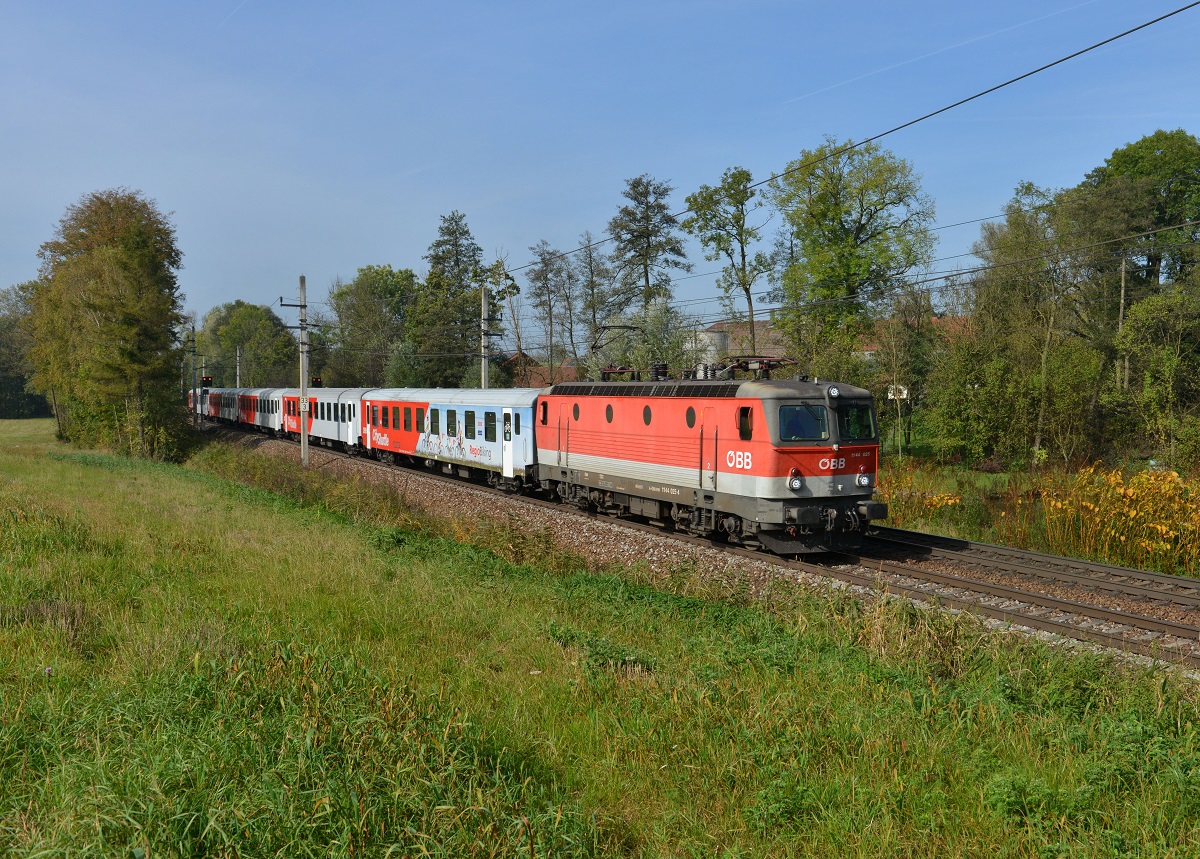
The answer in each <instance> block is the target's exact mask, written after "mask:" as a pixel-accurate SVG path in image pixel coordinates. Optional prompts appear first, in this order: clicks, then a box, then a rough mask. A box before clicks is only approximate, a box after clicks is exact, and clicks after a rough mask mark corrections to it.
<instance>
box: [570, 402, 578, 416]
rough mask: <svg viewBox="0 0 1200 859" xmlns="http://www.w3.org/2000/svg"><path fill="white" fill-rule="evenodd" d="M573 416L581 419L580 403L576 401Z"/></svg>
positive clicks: (572, 411) (572, 410)
mask: <svg viewBox="0 0 1200 859" xmlns="http://www.w3.org/2000/svg"><path fill="white" fill-rule="evenodd" d="M571 417H573V418H574V419H575V420H579V403H576V404H575V405H574V407H572V409H571Z"/></svg>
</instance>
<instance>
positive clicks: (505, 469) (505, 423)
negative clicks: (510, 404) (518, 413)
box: [500, 409, 513, 477]
mask: <svg viewBox="0 0 1200 859" xmlns="http://www.w3.org/2000/svg"><path fill="white" fill-rule="evenodd" d="M512 430H513V416H512V409H504V410H503V417H502V418H501V422H500V450H501V453H500V473H501V474H503V475H504V476H505V477H512V476H513V431H512Z"/></svg>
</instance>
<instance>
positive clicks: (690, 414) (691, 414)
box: [686, 406, 696, 429]
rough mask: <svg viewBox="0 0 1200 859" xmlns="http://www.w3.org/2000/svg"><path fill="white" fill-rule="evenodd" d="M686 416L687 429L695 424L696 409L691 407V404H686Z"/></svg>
mask: <svg viewBox="0 0 1200 859" xmlns="http://www.w3.org/2000/svg"><path fill="white" fill-rule="evenodd" d="M686 417H687V425H688V429H691V428H692V427H694V426H695V425H696V410H695V409H693V408H692V407H691V406H688V410H687V415H686Z"/></svg>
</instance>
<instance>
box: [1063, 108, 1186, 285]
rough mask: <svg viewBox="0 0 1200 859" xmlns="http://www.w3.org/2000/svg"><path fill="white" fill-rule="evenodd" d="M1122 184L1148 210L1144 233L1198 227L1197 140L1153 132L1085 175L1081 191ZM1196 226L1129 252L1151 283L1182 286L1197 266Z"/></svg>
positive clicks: (1174, 133)
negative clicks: (1171, 282) (1137, 195)
mask: <svg viewBox="0 0 1200 859" xmlns="http://www.w3.org/2000/svg"><path fill="white" fill-rule="evenodd" d="M1119 181H1125V182H1128V183H1129V184H1130V185H1132V186H1133V187H1134V188H1136V189H1137V190H1138V191H1139V192H1140V193H1141V195H1142V196H1143V198H1144V201H1145V205H1146V206H1147V207H1148V208H1149V212H1150V217H1149V228H1152V229H1163V228H1167V227H1173V226H1175V225H1176V224H1182V223H1186V222H1189V221H1200V140H1197V139H1196V137H1195V136H1194V135H1191V134H1188V133H1187V132H1186V131H1184V130H1183V129H1182V128H1179V129H1176V130H1174V131H1163V130H1161V129H1160V130H1158V131H1156V132H1154V133H1153V134H1149V135H1147V136H1145V137H1143V138H1142V139H1141V140H1137V141H1135V142H1133V143H1130V144H1127V145H1125V146H1122V147H1121V148H1120V149H1117V150H1115V151H1114V152H1113V154H1112V155H1111V156H1109V157H1108V159H1107V160H1106V161H1105V162H1104V164H1103V165H1101V166H1100V167H1097V168H1096V169H1094V170H1092V171H1091V172H1090V173H1088V175H1087V178H1086V179H1085V181H1084V183H1083V184H1084V186H1085V187H1091V188H1104V187H1106V186H1109V185H1111V184H1113V183H1115V182H1119ZM1198 241H1200V224H1195V223H1194V224H1192V225H1191V226H1189V227H1185V228H1182V229H1178V230H1167V231H1165V232H1162V233H1158V234H1156V235H1152V236H1146V237H1144V238H1142V239H1139V240H1138V241H1137V243H1136V244H1135V246H1134V248H1133V250H1134V251H1135V253H1136V254H1137V255H1138V256H1140V257H1141V258H1143V259H1144V260H1145V264H1146V268H1147V269H1148V273H1149V275H1148V276H1149V277H1150V278H1151V279H1152V281H1153V282H1155V283H1158V282H1159V281H1160V280H1181V279H1184V278H1186V277H1187V275H1188V273H1189V271H1190V270H1191V269H1192V267H1194V266H1195V264H1196V259H1197V257H1196V252H1195V247H1196V243H1197V242H1198Z"/></svg>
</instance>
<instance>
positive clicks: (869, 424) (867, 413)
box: [837, 403, 875, 441]
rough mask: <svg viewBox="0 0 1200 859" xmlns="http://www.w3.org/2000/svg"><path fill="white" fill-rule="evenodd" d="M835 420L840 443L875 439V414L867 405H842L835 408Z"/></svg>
mask: <svg viewBox="0 0 1200 859" xmlns="http://www.w3.org/2000/svg"><path fill="white" fill-rule="evenodd" d="M837 420H838V435H839V436H840V437H841V440H842V441H869V440H870V439H873V438H875V412H874V410H873V409H872V408H871V406H870V404H868V403H842V404H841V405H839V406H838V408H837Z"/></svg>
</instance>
